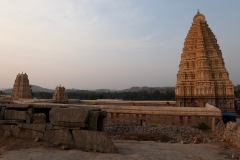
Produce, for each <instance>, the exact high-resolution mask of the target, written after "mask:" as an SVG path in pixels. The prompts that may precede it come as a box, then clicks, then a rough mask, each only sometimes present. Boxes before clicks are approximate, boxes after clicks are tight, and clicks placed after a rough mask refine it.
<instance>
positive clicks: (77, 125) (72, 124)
mask: <svg viewBox="0 0 240 160" xmlns="http://www.w3.org/2000/svg"><path fill="white" fill-rule="evenodd" d="M51 124H52V125H53V126H59V127H67V128H84V127H86V125H87V124H86V123H83V122H56V121H55V122H51Z"/></svg>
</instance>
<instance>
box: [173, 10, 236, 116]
mask: <svg viewBox="0 0 240 160" xmlns="http://www.w3.org/2000/svg"><path fill="white" fill-rule="evenodd" d="M175 92H176V105H177V106H180V107H204V106H205V104H206V103H209V104H211V105H213V106H216V107H218V108H220V109H221V110H222V111H226V112H234V89H233V84H232V82H231V81H230V79H229V74H228V71H227V69H226V68H225V64H224V60H223V57H222V52H221V50H220V47H219V45H218V43H217V39H216V37H215V35H214V34H213V32H212V30H211V29H210V27H209V26H208V24H207V21H206V19H205V16H204V15H203V14H201V13H200V12H199V11H198V12H197V14H196V15H195V16H194V18H193V23H192V26H191V27H190V30H189V31H188V34H187V37H186V38H185V42H184V47H183V50H182V54H181V61H180V65H179V71H178V73H177V83H176V89H175Z"/></svg>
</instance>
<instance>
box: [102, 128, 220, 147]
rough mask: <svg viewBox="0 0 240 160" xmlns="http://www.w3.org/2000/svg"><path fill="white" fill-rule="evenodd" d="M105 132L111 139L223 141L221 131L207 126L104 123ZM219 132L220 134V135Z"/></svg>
mask: <svg viewBox="0 0 240 160" xmlns="http://www.w3.org/2000/svg"><path fill="white" fill-rule="evenodd" d="M105 132H107V134H108V135H109V136H110V137H112V138H113V139H122V140H139V141H157V142H170V143H179V142H180V143H184V144H188V143H194V144H199V143H218V142H223V141H224V140H223V137H222V133H221V132H220V131H218V132H211V131H210V130H209V128H207V126H204V125H203V126H200V127H198V128H193V127H181V126H166V125H152V126H135V125H132V124H106V126H105ZM220 134H221V135H220Z"/></svg>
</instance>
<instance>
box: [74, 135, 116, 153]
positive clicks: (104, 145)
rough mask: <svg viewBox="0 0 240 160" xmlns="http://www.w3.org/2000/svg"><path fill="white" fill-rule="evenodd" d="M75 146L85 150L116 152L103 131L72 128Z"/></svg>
mask: <svg viewBox="0 0 240 160" xmlns="http://www.w3.org/2000/svg"><path fill="white" fill-rule="evenodd" d="M72 134H73V140H74V143H75V147H76V148H80V149H83V150H85V151H98V152H104V153H117V152H118V150H117V148H116V146H115V145H114V144H113V142H112V140H111V138H110V137H108V136H107V135H106V133H105V132H96V131H88V130H72Z"/></svg>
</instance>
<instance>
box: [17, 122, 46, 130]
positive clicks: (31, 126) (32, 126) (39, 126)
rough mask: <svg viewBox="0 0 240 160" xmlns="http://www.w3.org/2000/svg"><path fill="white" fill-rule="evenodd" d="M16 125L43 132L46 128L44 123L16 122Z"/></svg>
mask: <svg viewBox="0 0 240 160" xmlns="http://www.w3.org/2000/svg"><path fill="white" fill-rule="evenodd" d="M18 127H19V128H23V129H29V130H34V131H39V132H45V130H46V125H45V124H27V123H19V124H18Z"/></svg>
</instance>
